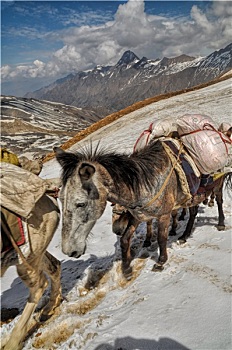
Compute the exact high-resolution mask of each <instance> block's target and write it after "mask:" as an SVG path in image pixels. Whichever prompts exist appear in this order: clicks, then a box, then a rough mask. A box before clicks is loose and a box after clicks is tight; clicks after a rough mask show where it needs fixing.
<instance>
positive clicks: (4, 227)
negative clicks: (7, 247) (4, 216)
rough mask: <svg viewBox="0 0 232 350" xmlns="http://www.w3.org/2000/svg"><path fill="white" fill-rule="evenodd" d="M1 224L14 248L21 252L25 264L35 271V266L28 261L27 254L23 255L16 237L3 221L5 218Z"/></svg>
mask: <svg viewBox="0 0 232 350" xmlns="http://www.w3.org/2000/svg"><path fill="white" fill-rule="evenodd" d="M1 226H2V227H3V230H4V232H5V233H6V235H7V237H8V238H9V240H10V241H11V244H12V246H13V247H14V249H15V250H16V252H17V253H18V254H19V256H20V258H21V259H22V262H23V263H24V265H26V266H27V268H28V269H29V270H31V271H34V269H33V267H32V266H31V265H30V264H29V263H28V262H27V261H26V258H25V256H24V255H23V253H22V252H21V250H20V249H19V247H18V246H17V244H16V242H15V240H14V238H13V237H12V235H11V233H10V231H9V230H8V227H7V226H6V225H5V223H4V222H3V220H2V221H1Z"/></svg>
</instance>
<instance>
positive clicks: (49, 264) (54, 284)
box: [41, 251, 62, 321]
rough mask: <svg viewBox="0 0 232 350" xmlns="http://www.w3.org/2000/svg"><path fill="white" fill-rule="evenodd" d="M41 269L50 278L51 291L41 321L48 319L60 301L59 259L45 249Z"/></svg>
mask: <svg viewBox="0 0 232 350" xmlns="http://www.w3.org/2000/svg"><path fill="white" fill-rule="evenodd" d="M43 269H44V271H45V272H46V273H47V274H48V276H49V277H50V279H51V292H50V300H49V302H48V304H47V305H46V306H45V307H44V309H43V312H42V315H41V321H45V320H46V319H48V318H49V317H50V316H51V315H52V314H53V313H54V310H55V308H56V307H57V306H59V305H60V303H61V301H62V292H61V283H60V280H61V268H60V261H59V260H57V259H56V258H55V257H54V256H53V255H51V254H50V253H49V252H48V251H46V253H45V255H44V258H43Z"/></svg>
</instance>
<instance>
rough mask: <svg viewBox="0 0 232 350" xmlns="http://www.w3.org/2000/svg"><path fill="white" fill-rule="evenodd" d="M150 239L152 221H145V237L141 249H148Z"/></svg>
mask: <svg viewBox="0 0 232 350" xmlns="http://www.w3.org/2000/svg"><path fill="white" fill-rule="evenodd" d="M151 239H152V220H149V221H147V235H146V239H145V241H144V243H143V247H150V245H151Z"/></svg>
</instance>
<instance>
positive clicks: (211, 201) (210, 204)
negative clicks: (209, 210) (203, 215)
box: [208, 191, 217, 207]
mask: <svg viewBox="0 0 232 350" xmlns="http://www.w3.org/2000/svg"><path fill="white" fill-rule="evenodd" d="M215 198H216V195H215V193H214V191H212V193H211V195H210V200H209V202H208V206H209V207H213V206H214V199H215ZM216 200H217V199H216Z"/></svg>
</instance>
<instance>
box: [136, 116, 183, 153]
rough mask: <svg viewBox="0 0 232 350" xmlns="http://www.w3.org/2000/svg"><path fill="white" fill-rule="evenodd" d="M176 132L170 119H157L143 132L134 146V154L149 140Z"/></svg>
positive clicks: (174, 125)
mask: <svg viewBox="0 0 232 350" xmlns="http://www.w3.org/2000/svg"><path fill="white" fill-rule="evenodd" d="M173 131H176V124H175V123H174V122H173V120H172V119H157V120H155V121H154V122H153V123H151V124H150V126H149V128H148V129H147V130H144V131H143V132H142V134H141V135H140V136H139V138H138V139H137V141H136V142H135V145H134V152H135V151H138V150H140V149H141V148H143V147H145V146H146V145H147V144H148V143H149V142H150V141H151V140H153V139H158V138H160V137H163V136H168V135H169V134H170V133H171V132H173Z"/></svg>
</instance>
